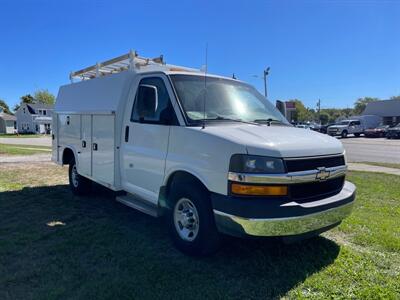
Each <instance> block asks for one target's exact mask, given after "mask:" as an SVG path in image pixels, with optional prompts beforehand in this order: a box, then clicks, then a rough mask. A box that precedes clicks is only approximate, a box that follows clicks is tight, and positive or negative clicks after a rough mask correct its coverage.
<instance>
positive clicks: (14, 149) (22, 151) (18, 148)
mask: <svg viewBox="0 0 400 300" xmlns="http://www.w3.org/2000/svg"><path fill="white" fill-rule="evenodd" d="M50 152H51V147H46V146H31V145H9V144H0V155H30V154H36V153H50Z"/></svg>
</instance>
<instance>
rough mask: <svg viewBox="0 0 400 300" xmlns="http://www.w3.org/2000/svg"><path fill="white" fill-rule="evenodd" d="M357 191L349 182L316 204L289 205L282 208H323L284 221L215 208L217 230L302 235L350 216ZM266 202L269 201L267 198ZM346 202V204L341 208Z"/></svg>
mask: <svg viewBox="0 0 400 300" xmlns="http://www.w3.org/2000/svg"><path fill="white" fill-rule="evenodd" d="M355 191H356V187H355V186H354V184H352V183H350V182H348V181H346V182H345V184H344V186H343V189H342V190H341V192H340V193H339V194H337V195H334V196H332V197H329V198H325V199H322V200H318V201H314V202H307V203H296V202H289V203H285V204H282V205H281V208H282V209H285V207H296V206H297V207H301V208H303V209H310V210H314V211H315V208H317V207H321V208H322V210H321V211H318V212H315V213H310V214H303V215H300V216H291V217H285V218H243V217H240V216H235V215H231V214H227V213H224V212H221V211H218V210H216V209H214V215H215V220H216V224H217V227H218V229H219V230H220V231H221V232H224V233H228V234H231V235H236V236H243V235H250V236H271V237H272V236H292V235H300V234H304V233H308V232H312V231H317V230H319V229H322V228H325V227H329V226H331V225H334V224H338V223H340V222H341V221H342V220H343V219H344V218H346V217H347V216H349V215H350V213H351V211H352V208H353V204H354V197H355ZM265 201H268V200H267V199H266V200H265ZM344 201H345V202H346V204H343V205H340V203H343V202H344ZM349 201H350V202H349ZM335 203H338V206H334V207H332V204H335ZM327 205H329V207H331V208H329V209H326V210H324V209H323V207H324V206H327Z"/></svg>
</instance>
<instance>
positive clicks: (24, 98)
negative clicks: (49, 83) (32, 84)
mask: <svg viewBox="0 0 400 300" xmlns="http://www.w3.org/2000/svg"><path fill="white" fill-rule="evenodd" d="M20 99H21V103H28V104H33V103H35V102H36V101H35V98H33V97H32V96H31V94H27V95H24V96H22V97H21V98H20Z"/></svg>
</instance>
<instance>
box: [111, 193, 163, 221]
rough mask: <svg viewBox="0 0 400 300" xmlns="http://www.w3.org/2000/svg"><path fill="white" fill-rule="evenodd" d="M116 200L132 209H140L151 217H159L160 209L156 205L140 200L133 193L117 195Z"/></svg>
mask: <svg viewBox="0 0 400 300" xmlns="http://www.w3.org/2000/svg"><path fill="white" fill-rule="evenodd" d="M115 200H117V201H118V202H121V203H122V204H125V205H127V206H129V207H132V208H134V209H137V210H139V211H141V212H142V213H145V214H148V215H150V216H152V217H155V218H156V217H159V216H161V210H160V208H159V207H158V206H155V205H154V204H152V203H149V202H147V201H145V200H142V199H140V198H138V197H136V196H135V195H132V194H127V195H124V196H117V197H116V198H115Z"/></svg>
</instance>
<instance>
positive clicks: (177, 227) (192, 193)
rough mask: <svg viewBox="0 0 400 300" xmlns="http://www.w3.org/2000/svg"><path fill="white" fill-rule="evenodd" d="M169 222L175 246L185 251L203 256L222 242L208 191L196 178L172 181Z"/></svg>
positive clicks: (213, 250) (216, 248) (211, 251)
mask: <svg viewBox="0 0 400 300" xmlns="http://www.w3.org/2000/svg"><path fill="white" fill-rule="evenodd" d="M168 198H169V203H170V210H169V213H168V215H167V222H168V227H169V232H170V236H171V238H172V241H173V242H174V244H175V246H176V247H177V248H178V249H179V250H180V251H182V252H183V253H185V254H188V255H194V256H202V255H207V254H211V253H213V252H215V251H216V250H218V248H219V245H220V236H219V233H218V231H217V228H216V225H215V220H214V214H213V211H212V207H211V201H210V196H209V193H208V191H207V190H206V189H205V188H203V187H201V186H199V184H197V183H196V182H194V181H189V182H179V183H173V184H172V189H171V193H170V196H169V197H168Z"/></svg>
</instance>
